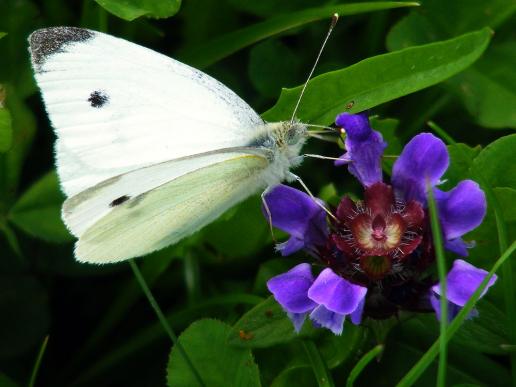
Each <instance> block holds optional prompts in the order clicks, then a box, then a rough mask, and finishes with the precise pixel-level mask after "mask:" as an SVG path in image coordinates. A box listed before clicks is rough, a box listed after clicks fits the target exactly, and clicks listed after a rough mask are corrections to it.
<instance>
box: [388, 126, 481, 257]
mask: <svg viewBox="0 0 516 387" xmlns="http://www.w3.org/2000/svg"><path fill="white" fill-rule="evenodd" d="M448 165H449V156H448V150H447V149H446V145H444V143H443V142H442V141H441V140H440V139H438V138H437V137H435V136H434V135H433V134H430V133H422V134H418V135H417V136H415V137H414V138H413V139H412V140H410V142H409V143H408V144H407V145H406V146H405V148H404V149H403V151H402V152H401V155H400V157H398V159H397V160H396V162H395V163H394V166H393V169H392V185H393V187H394V190H395V192H396V195H397V196H398V197H399V198H401V199H404V200H405V201H408V200H416V201H418V202H419V203H421V204H422V205H423V206H425V207H426V205H427V201H426V197H427V188H426V187H427V186H428V185H430V186H431V187H435V186H436V185H437V184H439V182H440V179H441V177H442V176H443V175H444V172H446V169H448ZM434 195H435V198H436V201H437V206H438V209H439V220H440V222H441V227H442V230H443V234H444V240H445V247H446V248H447V249H448V250H450V251H452V252H454V253H456V254H459V255H461V256H467V255H468V252H467V247H469V245H467V244H466V243H465V242H463V241H462V239H461V237H462V235H464V234H466V233H467V232H469V231H471V230H473V229H474V228H476V227H478V226H479V225H480V223H482V220H483V219H484V216H485V214H486V208H487V203H486V198H485V194H484V192H483V191H482V190H481V189H480V187H479V186H478V184H477V183H475V182H474V181H472V180H463V181H461V182H460V183H459V184H458V185H457V186H456V187H455V188H453V189H452V190H451V191H448V192H444V191H441V190H439V189H437V188H434Z"/></svg>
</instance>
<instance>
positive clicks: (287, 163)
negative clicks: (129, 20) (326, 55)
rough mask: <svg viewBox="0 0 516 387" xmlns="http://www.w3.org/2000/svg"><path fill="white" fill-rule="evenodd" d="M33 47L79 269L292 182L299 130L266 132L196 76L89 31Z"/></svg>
mask: <svg viewBox="0 0 516 387" xmlns="http://www.w3.org/2000/svg"><path fill="white" fill-rule="evenodd" d="M29 43H30V53H31V57H32V64H33V68H34V71H35V74H36V75H35V77H36V81H37V83H38V85H39V87H40V89H41V91H42V94H43V99H44V102H45V105H46V109H47V112H48V115H49V116H50V119H51V122H52V125H53V127H54V128H55V131H56V134H57V143H56V159H57V161H56V163H57V171H58V174H59V178H60V181H61V186H62V189H63V190H64V192H65V194H66V195H67V196H68V199H67V200H66V201H65V203H64V205H63V209H62V217H63V220H64V222H65V224H66V225H67V227H68V228H69V230H70V231H71V233H72V234H74V235H75V236H76V237H78V241H77V243H76V245H75V256H76V258H77V260H79V261H83V262H92V263H107V262H117V261H122V260H125V259H128V258H132V257H137V256H141V255H144V254H148V253H150V252H152V251H154V250H157V249H160V248H163V247H165V246H167V245H169V244H172V243H175V242H178V241H179V240H181V239H182V238H184V237H186V236H188V235H190V234H192V233H193V232H195V231H197V230H199V229H200V228H201V227H203V226H205V225H206V224H208V223H210V222H212V221H213V220H215V219H216V218H217V217H219V216H220V215H221V214H222V213H223V212H225V211H226V210H228V209H229V208H230V207H232V206H233V205H235V204H236V203H238V202H240V201H242V200H243V199H245V198H247V197H248V196H250V195H252V194H254V193H256V192H259V191H260V190H263V189H264V188H266V187H272V186H274V185H277V184H279V183H280V182H281V181H284V180H287V181H292V180H293V179H294V178H295V175H293V174H292V173H291V172H290V171H289V170H290V168H292V167H295V166H297V165H299V163H300V162H301V160H302V158H301V157H299V152H300V151H301V147H302V146H303V144H304V142H305V140H306V138H307V127H306V125H304V124H301V123H298V122H295V121H288V122H278V123H266V122H264V121H263V120H262V119H261V118H260V117H259V115H258V114H257V113H256V112H255V111H254V110H253V109H252V108H251V107H250V106H249V105H247V104H246V103H245V102H244V101H243V100H242V99H240V98H239V97H238V96H237V95H236V94H235V93H233V92H232V91H231V90H229V89H228V88H227V87H225V86H224V85H223V84H221V83H220V82H218V81H216V80H215V79H213V78H211V77H210V76H208V75H206V74H204V73H203V72H201V71H198V70H195V69H193V68H191V67H189V66H187V65H185V64H183V63H180V62H178V61H175V60H173V59H170V58H168V57H166V56H163V55H161V54H158V53H156V52H154V51H152V50H149V49H147V48H144V47H141V46H138V45H136V44H133V43H130V42H128V41H125V40H122V39H119V38H115V37H113V36H109V35H106V34H103V33H99V32H95V31H90V30H86V29H80V28H74V27H53V28H46V29H41V30H38V31H36V32H34V33H33V34H32V35H31V36H30V37H29Z"/></svg>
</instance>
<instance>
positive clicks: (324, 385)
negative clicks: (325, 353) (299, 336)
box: [302, 340, 335, 387]
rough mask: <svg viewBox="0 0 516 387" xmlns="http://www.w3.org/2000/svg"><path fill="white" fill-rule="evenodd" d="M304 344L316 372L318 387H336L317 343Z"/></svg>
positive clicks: (304, 342) (303, 341)
mask: <svg viewBox="0 0 516 387" xmlns="http://www.w3.org/2000/svg"><path fill="white" fill-rule="evenodd" d="M302 343H303V347H304V348H305V351H306V354H307V356H308V359H309V360H310V364H311V365H312V369H313V370H314V374H315V378H316V379H317V385H318V386H319V387H335V384H334V383H333V379H332V377H331V374H330V372H329V371H328V368H327V367H326V364H325V363H324V360H323V358H322V357H321V354H320V353H319V350H318V349H317V346H316V345H315V343H314V342H313V341H311V340H302Z"/></svg>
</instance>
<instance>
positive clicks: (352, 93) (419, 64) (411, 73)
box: [263, 28, 492, 125]
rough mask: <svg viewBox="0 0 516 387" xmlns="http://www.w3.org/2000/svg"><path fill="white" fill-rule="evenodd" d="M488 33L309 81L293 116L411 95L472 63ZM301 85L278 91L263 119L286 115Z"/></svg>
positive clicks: (310, 118) (319, 117) (306, 117)
mask: <svg viewBox="0 0 516 387" xmlns="http://www.w3.org/2000/svg"><path fill="white" fill-rule="evenodd" d="M491 36H492V31H491V30H490V29H488V28H485V29H482V30H480V31H475V32H471V33H468V34H465V35H462V36H460V37H458V38H455V39H450V40H447V41H442V42H437V43H431V44H427V45H424V46H419V47H411V48H407V49H405V50H401V51H396V52H393V53H389V54H383V55H378V56H375V57H372V58H368V59H365V60H363V61H361V62H359V63H356V64H354V65H352V66H350V67H347V68H345V69H342V70H338V71H332V72H329V73H326V74H322V75H319V76H318V77H315V78H314V79H312V80H311V81H310V82H309V84H308V87H307V88H306V92H305V94H304V97H303V101H302V102H301V105H300V108H299V110H298V114H297V116H298V117H299V118H300V119H301V120H302V121H304V122H315V123H317V124H322V125H325V124H329V123H331V122H333V120H334V119H335V116H336V115H337V114H338V113H340V112H342V111H344V110H345V109H346V107H347V106H351V108H350V109H349V111H350V112H360V111H364V110H367V109H369V108H371V107H374V106H377V105H380V104H382V103H384V102H387V101H390V100H393V99H396V98H399V97H401V96H404V95H407V94H410V93H413V92H415V91H417V90H421V89H424V88H425V87H428V86H431V85H434V84H436V83H439V82H441V81H443V80H445V79H446V78H449V77H451V76H452V75H455V74H456V73H458V72H460V71H462V70H464V69H465V68H467V67H468V66H470V65H471V64H472V63H473V62H475V61H476V60H477V59H478V58H479V56H480V55H481V54H482V53H483V52H484V50H485V49H486V47H487V45H488V44H489V41H490V39H491ZM301 89H302V86H298V87H296V88H294V89H284V90H283V91H282V93H281V96H280V98H279V101H278V102H277V103H276V105H275V106H274V107H273V108H272V109H270V110H269V111H267V112H265V113H264V114H263V118H264V119H266V120H268V121H277V120H284V119H287V118H289V117H290V115H291V114H292V111H293V109H294V106H295V104H296V102H297V100H298V99H299V94H300V92H301Z"/></svg>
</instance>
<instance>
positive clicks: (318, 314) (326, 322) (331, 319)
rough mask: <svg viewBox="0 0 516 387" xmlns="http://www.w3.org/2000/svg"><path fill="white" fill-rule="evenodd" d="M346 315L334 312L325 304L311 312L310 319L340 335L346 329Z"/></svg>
mask: <svg viewBox="0 0 516 387" xmlns="http://www.w3.org/2000/svg"><path fill="white" fill-rule="evenodd" d="M345 318H346V316H345V315H343V314H339V313H335V312H332V311H331V310H328V309H326V308H325V307H324V306H323V305H319V306H318V307H317V308H315V309H314V311H313V312H312V313H310V319H312V320H313V321H314V322H315V324H314V325H316V326H321V327H323V328H328V329H329V330H330V331H332V332H333V333H334V334H336V335H340V334H341V333H342V330H343V329H344V319H345Z"/></svg>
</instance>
